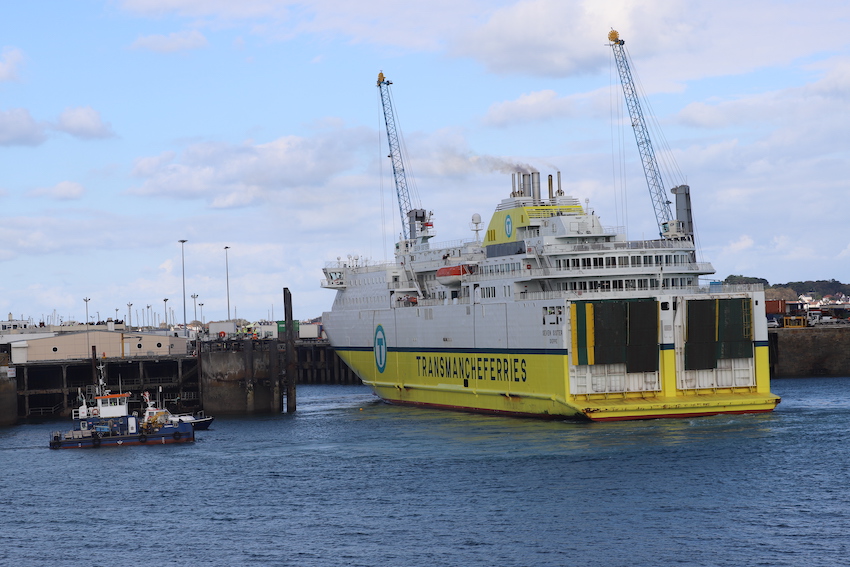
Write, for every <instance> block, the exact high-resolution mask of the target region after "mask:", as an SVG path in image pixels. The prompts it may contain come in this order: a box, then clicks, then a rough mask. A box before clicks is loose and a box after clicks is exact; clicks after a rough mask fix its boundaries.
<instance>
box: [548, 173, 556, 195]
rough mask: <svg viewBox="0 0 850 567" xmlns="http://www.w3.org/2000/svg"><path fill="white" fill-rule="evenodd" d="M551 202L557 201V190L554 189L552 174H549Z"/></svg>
mask: <svg viewBox="0 0 850 567" xmlns="http://www.w3.org/2000/svg"><path fill="white" fill-rule="evenodd" d="M549 200H550V201H553V202H554V201H555V188H554V187H552V174H549Z"/></svg>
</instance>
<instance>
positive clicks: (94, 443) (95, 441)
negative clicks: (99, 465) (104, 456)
mask: <svg viewBox="0 0 850 567" xmlns="http://www.w3.org/2000/svg"><path fill="white" fill-rule="evenodd" d="M91 446H92V447H94V448H95V449H97V448H98V447H100V437H92V440H91Z"/></svg>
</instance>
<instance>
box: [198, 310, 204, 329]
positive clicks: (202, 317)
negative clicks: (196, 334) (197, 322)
mask: <svg viewBox="0 0 850 567" xmlns="http://www.w3.org/2000/svg"><path fill="white" fill-rule="evenodd" d="M198 305H200V306H201V330H202V331H203V330H204V304H203V303H199V304H198Z"/></svg>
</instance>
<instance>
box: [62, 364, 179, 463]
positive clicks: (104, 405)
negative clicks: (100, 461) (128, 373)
mask: <svg viewBox="0 0 850 567" xmlns="http://www.w3.org/2000/svg"><path fill="white" fill-rule="evenodd" d="M129 398H130V394H129V393H127V392H125V393H123V394H113V393H111V392H110V391H109V390H107V389H106V381H105V380H104V378H103V367H102V366H101V367H100V378H99V379H98V384H97V386H95V392H94V396H93V397H92V398H91V399H87V398H86V397H85V396H83V395H82V392H81V393H80V400H81V404H80V407H79V408H77V409H75V410H74V411H73V415H72V417H73V419H74V420H75V423H74V428H73V429H71V430H70V431H67V432H64V433H63V432H62V431H54V432H53V433H51V434H50V448H51V449H89V448H92V449H96V448H98V447H106V446H122V445H147V444H156V445H164V444H167V443H189V442H192V441H194V440H195V430H194V428H193V427H192V425H191V424H189V423H183V422H177V423H174V422H172V421H168V420H162V421H160V420H158V419H148V418H147V416H146V417H145V418H144V419H141V420H140V419H139V418H138V417H137V416H136V415H130V413H129V411H128V409H127V402H128V399H129Z"/></svg>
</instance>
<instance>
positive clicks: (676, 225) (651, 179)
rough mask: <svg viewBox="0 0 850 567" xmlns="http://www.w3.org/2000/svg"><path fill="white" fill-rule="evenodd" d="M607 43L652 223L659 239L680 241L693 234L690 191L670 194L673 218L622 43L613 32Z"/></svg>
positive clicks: (681, 189) (684, 189)
mask: <svg viewBox="0 0 850 567" xmlns="http://www.w3.org/2000/svg"><path fill="white" fill-rule="evenodd" d="M608 41H610V42H611V47H612V48H613V50H614V59H615V60H616V62H617V70H618V71H619V74H620V82H621V83H622V84H623V96H624V97H625V99H626V106H628V108H629V116H630V117H631V120H632V128H633V129H634V132H635V140H636V141H637V145H638V151H639V152H640V159H641V163H642V164H643V172H644V175H645V176H646V183H647V185H648V186H649V195H650V198H651V199H652V207H653V209H654V210H655V220H656V221H657V222H658V228H659V231H660V234H661V236H662V237H665V238H681V237H691V236H692V235H693V220H692V217H691V206H690V188H689V187H688V186H687V185H679V186H677V187H674V188H673V189H672V190H671V191H672V192H673V194H675V195H676V214H677V217H678V218H679V220H676V219H674V218H673V214H672V212H671V211H670V201H669V200H668V199H667V195H666V194H665V192H664V184H663V182H662V180H661V171H660V170H659V168H658V161H657V160H656V158H655V151H654V150H653V149H652V140H651V139H650V137H649V129H648V128H647V126H646V120H645V119H644V117H643V112H642V111H641V107H640V100H639V97H638V94H637V91H636V89H635V83H634V80H633V79H632V72H631V69H630V68H629V61H628V58H627V56H626V49H625V47H623V45H624V44H625V41H623V40H622V39H620V34H619V33H618V32H617V31H616V30H611V31H610V32H608Z"/></svg>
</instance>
